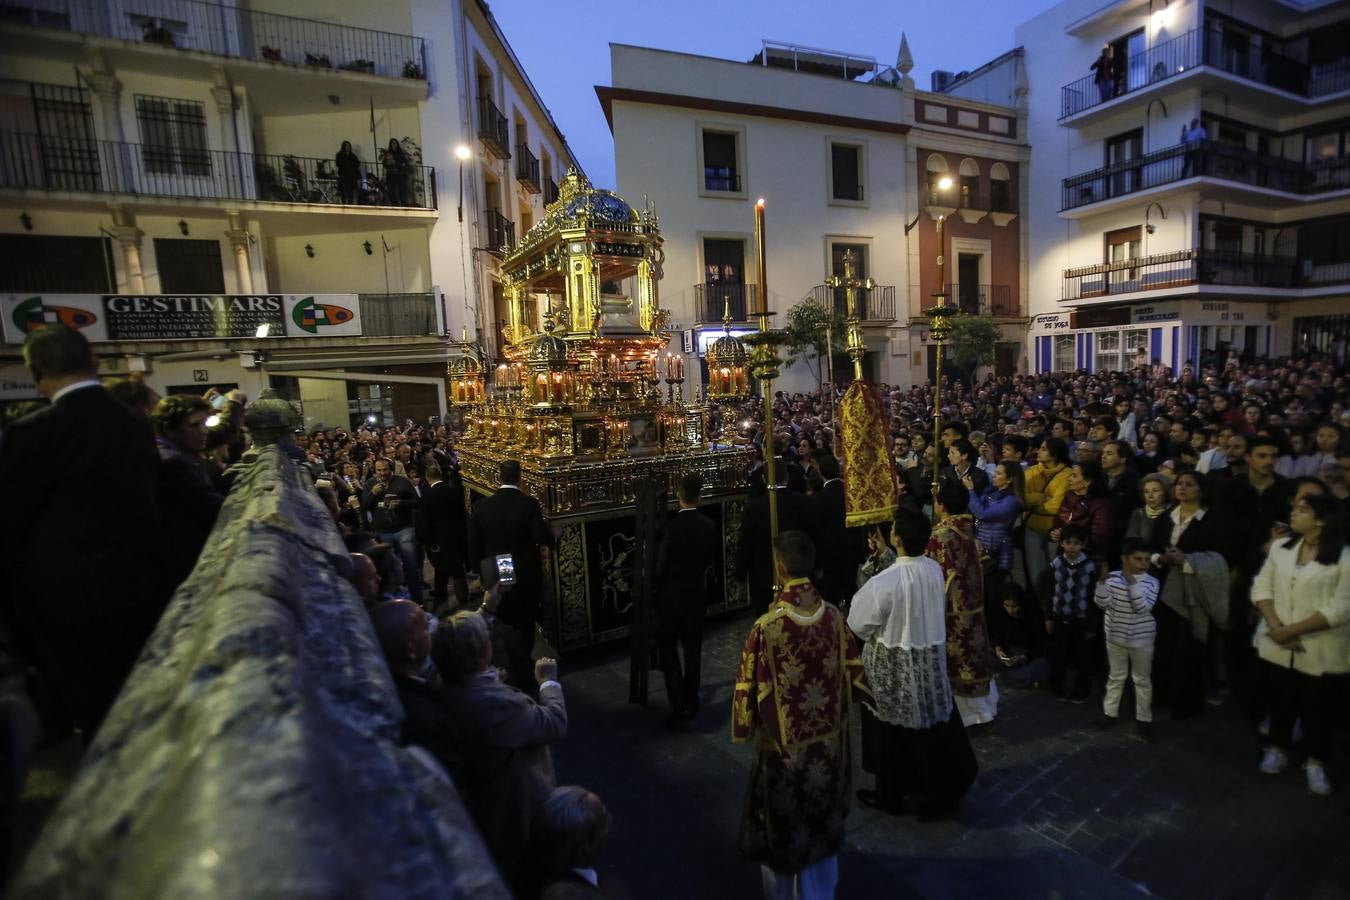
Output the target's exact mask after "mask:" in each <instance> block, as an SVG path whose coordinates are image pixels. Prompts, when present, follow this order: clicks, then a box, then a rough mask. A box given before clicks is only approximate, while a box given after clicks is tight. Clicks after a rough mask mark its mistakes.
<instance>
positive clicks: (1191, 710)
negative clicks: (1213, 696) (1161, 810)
mask: <svg viewBox="0 0 1350 900" xmlns="http://www.w3.org/2000/svg"><path fill="white" fill-rule="evenodd" d="M1172 491H1173V496H1174V497H1175V499H1176V501H1177V502H1176V506H1174V507H1172V509H1171V511H1170V512H1168V513H1167V514H1165V515H1161V516H1158V517H1157V518H1156V519H1154V520H1153V527H1154V532H1153V539H1152V541H1151V543H1152V544H1153V546H1161V547H1165V548H1166V549H1165V550H1164V551H1163V552H1162V553H1159V554H1154V563H1155V564H1156V565H1157V566H1158V568H1159V569H1160V570H1161V572H1160V579H1159V580H1160V581H1161V582H1162V584H1163V585H1164V586H1165V585H1166V584H1167V582H1168V580H1169V579H1172V578H1183V577H1185V567H1186V566H1187V565H1189V561H1188V557H1191V556H1192V555H1193V554H1197V553H1218V554H1224V555H1226V551H1227V550H1228V532H1227V529H1226V527H1225V525H1224V523H1223V520H1222V518H1221V517H1220V516H1219V515H1217V514H1215V513H1213V512H1212V511H1211V510H1210V509H1209V508H1208V505H1207V498H1206V494H1205V481H1204V479H1203V478H1202V477H1201V476H1200V475H1198V474H1197V473H1195V472H1189V471H1188V472H1182V473H1181V474H1180V475H1178V476H1177V480H1176V483H1175V484H1174V485H1173V488H1172ZM1161 596H1162V592H1160V593H1159V597H1161ZM1224 602H1225V603H1226V602H1227V598H1224ZM1153 613H1154V615H1155V616H1156V617H1157V619H1158V636H1157V640H1156V642H1155V644H1154V655H1153V685H1154V702H1155V703H1158V704H1161V705H1164V706H1170V707H1171V708H1172V717H1173V718H1176V719H1185V718H1189V717H1191V716H1194V715H1196V714H1198V713H1199V712H1200V711H1201V709H1202V707H1203V700H1204V690H1205V667H1206V661H1207V660H1208V659H1209V654H1210V646H1209V645H1212V644H1213V643H1214V642H1215V641H1216V640H1217V636H1215V635H1210V636H1209V640H1208V641H1202V640H1200V639H1198V638H1197V637H1196V636H1195V635H1194V634H1193V633H1192V630H1191V623H1190V622H1189V621H1188V620H1187V619H1186V618H1185V617H1183V616H1182V615H1180V614H1179V613H1177V612H1176V611H1175V610H1173V609H1172V608H1171V607H1169V606H1167V605H1166V604H1164V603H1163V602H1161V600H1160V601H1159V602H1158V603H1157V604H1156V605H1155V606H1154V607H1153Z"/></svg>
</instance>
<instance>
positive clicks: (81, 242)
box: [0, 234, 117, 294]
mask: <svg viewBox="0 0 1350 900" xmlns="http://www.w3.org/2000/svg"><path fill="white" fill-rule="evenodd" d="M0 259H3V260H23V265H7V266H4V267H3V268H4V274H3V275H0V290H4V291H20V292H26V291H34V292H39V291H42V292H47V293H70V294H108V293H112V292H113V291H115V290H117V275H116V266H115V261H114V256H113V248H112V244H111V243H110V242H109V241H108V239H107V238H102V237H71V236H67V235H55V234H54V235H42V234H0Z"/></svg>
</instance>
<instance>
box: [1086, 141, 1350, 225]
mask: <svg viewBox="0 0 1350 900" xmlns="http://www.w3.org/2000/svg"><path fill="white" fill-rule="evenodd" d="M1196 176H1206V177H1209V178H1220V179H1223V180H1224V181H1233V182H1237V183H1239V184H1247V185H1251V186H1253V187H1261V188H1270V189H1273V190H1278V191H1285V192H1287V193H1293V194H1320V193H1325V192H1328V191H1341V190H1347V189H1350V159H1331V160H1325V161H1322V162H1317V163H1313V164H1311V165H1304V164H1303V163H1302V162H1300V161H1298V160H1293V159H1284V158H1282V157H1278V156H1263V155H1261V154H1259V153H1253V152H1252V151H1250V150H1246V149H1244V148H1242V147H1235V146H1232V145H1231V144H1225V143H1221V142H1219V141H1199V142H1196V143H1195V144H1177V145H1176V146H1174V147H1167V148H1165V149H1162V150H1155V151H1154V152H1153V153H1148V154H1145V155H1144V156H1140V157H1138V158H1137V159H1127V160H1123V161H1121V162H1118V163H1112V164H1111V165H1109V166H1104V167H1103V168H1100V169H1096V170H1094V171H1091V172H1086V173H1084V174H1082V175H1074V176H1071V177H1069V178H1065V179H1064V182H1063V190H1062V194H1061V196H1060V209H1061V210H1069V209H1076V208H1077V207H1080V206H1087V205H1088V204H1090V203H1097V202H1099V201H1102V200H1108V199H1111V198H1113V197H1121V196H1125V195H1127V194H1133V193H1136V192H1138V191H1142V190H1145V189H1147V188H1152V187H1158V186H1159V185H1164V184H1169V183H1171V182H1174V181H1181V180H1182V179H1185V178H1192V177H1196Z"/></svg>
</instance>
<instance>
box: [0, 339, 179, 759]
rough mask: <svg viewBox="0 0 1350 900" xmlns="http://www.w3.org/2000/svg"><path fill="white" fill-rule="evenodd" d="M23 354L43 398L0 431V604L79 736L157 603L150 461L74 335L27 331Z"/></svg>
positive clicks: (102, 705)
mask: <svg viewBox="0 0 1350 900" xmlns="http://www.w3.org/2000/svg"><path fill="white" fill-rule="evenodd" d="M24 362H25V364H26V365H27V367H28V371H29V372H30V373H31V374H32V376H33V379H34V381H36V382H37V386H38V390H39V391H41V392H42V394H43V396H45V397H47V398H48V399H49V400H51V405H50V406H48V407H47V408H46V409H42V410H39V411H37V412H35V413H32V414H31V415H28V416H25V417H24V418H22V419H20V420H18V421H17V422H14V423H13V424H11V425H10V426H9V427H8V428H6V429H5V432H4V435H3V437H0V485H4V492H5V506H4V514H3V515H2V516H0V570H2V571H4V572H5V573H6V574H5V577H6V579H8V582H9V583H8V584H7V585H6V589H5V590H4V591H3V597H4V602H3V606H0V610H2V611H3V615H4V618H5V620H6V624H7V625H8V626H9V628H10V629H11V630H12V631H13V633H14V636H15V640H16V644H17V646H18V648H19V649H20V652H21V653H22V655H23V656H24V657H25V658H26V659H27V660H28V661H29V662H30V663H32V664H33V665H34V666H35V667H36V668H37V670H38V672H39V673H40V675H41V677H42V678H43V679H44V680H46V681H47V682H48V684H49V685H50V686H51V688H52V691H53V693H54V695H55V697H56V699H57V700H58V701H59V702H60V703H61V704H63V705H64V707H65V711H66V713H68V714H69V715H70V716H71V717H72V718H73V719H74V721H75V723H76V724H77V725H79V726H80V727H81V728H82V729H83V730H84V736H85V740H86V741H88V740H90V739H92V737H93V734H94V731H95V730H96V729H97V728H98V725H99V723H100V722H102V721H103V716H104V715H105V714H106V713H107V711H108V708H109V707H110V706H112V702H113V700H114V699H115V698H116V696H117V693H118V691H120V690H121V688H122V683H123V682H124V681H125V680H126V677H127V675H128V673H130V671H131V668H132V666H133V664H134V663H135V661H136V657H137V656H138V655H139V654H140V651H141V648H142V646H143V645H144V644H145V641H146V638H147V637H149V635H150V632H151V631H152V630H153V629H154V626H155V624H156V622H157V621H158V620H159V615H160V613H161V612H163V609H164V604H165V602H166V601H167V599H168V591H167V586H166V584H165V582H164V579H163V578H162V575H161V573H160V571H159V557H158V546H159V538H160V519H159V507H158V504H157V502H156V483H157V480H158V477H159V456H158V454H157V453H156V452H155V443H154V438H153V437H152V436H151V433H150V428H149V425H148V424H147V423H146V421H145V420H144V419H143V418H140V417H138V416H137V415H136V414H135V413H133V412H132V411H131V410H130V409H128V408H127V407H126V406H125V405H123V404H122V403H120V402H119V401H117V400H116V399H115V398H114V397H112V395H110V394H109V393H108V392H107V391H106V390H104V388H103V386H102V385H101V384H99V381H98V364H97V362H95V360H94V354H93V351H92V350H91V349H90V347H89V343H88V341H87V340H85V338H84V336H83V335H82V334H80V333H79V332H78V331H75V330H73V329H69V328H65V327H63V326H59V325H49V326H43V327H41V328H38V329H36V330H34V331H32V332H30V333H29V335H28V338H27V340H26V341H25V342H24ZM90 473H97V474H93V475H91V477H82V476H83V475H89V474H90Z"/></svg>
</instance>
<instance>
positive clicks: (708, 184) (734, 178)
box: [703, 166, 741, 194]
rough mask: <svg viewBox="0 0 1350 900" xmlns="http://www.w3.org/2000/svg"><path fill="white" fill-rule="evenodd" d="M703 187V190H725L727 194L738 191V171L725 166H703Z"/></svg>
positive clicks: (739, 188)
mask: <svg viewBox="0 0 1350 900" xmlns="http://www.w3.org/2000/svg"><path fill="white" fill-rule="evenodd" d="M703 189H704V190H705V191H725V192H727V193H729V194H736V193H740V190H741V176H740V173H739V172H737V171H736V170H735V169H732V168H728V167H726V166H704V167H703Z"/></svg>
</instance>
